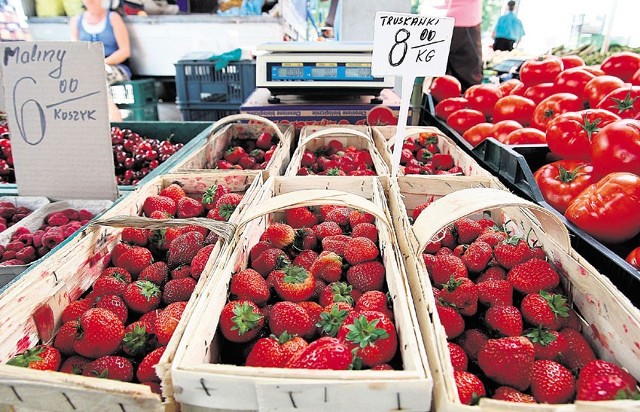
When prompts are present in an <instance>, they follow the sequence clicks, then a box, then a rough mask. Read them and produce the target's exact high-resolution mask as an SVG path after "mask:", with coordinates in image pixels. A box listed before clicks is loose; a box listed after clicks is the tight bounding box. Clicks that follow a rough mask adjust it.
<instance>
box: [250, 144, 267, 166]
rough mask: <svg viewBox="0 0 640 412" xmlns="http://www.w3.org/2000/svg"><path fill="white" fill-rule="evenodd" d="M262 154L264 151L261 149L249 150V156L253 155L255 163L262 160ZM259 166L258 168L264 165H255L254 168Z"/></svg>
mask: <svg viewBox="0 0 640 412" xmlns="http://www.w3.org/2000/svg"><path fill="white" fill-rule="evenodd" d="M264 155H265V151H264V150H262V149H253V150H252V151H251V152H249V156H251V157H253V158H254V159H256V163H263V162H264ZM258 167H259V168H260V169H264V168H265V167H266V164H265V165H262V164H260V165H255V166H254V169H256V168H258Z"/></svg>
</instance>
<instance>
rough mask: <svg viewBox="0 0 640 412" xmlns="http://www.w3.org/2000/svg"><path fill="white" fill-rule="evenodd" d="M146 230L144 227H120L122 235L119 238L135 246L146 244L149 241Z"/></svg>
mask: <svg viewBox="0 0 640 412" xmlns="http://www.w3.org/2000/svg"><path fill="white" fill-rule="evenodd" d="M148 232H149V231H148V230H146V229H136V228H133V227H125V228H124V229H122V237H121V239H120V240H122V241H123V242H127V243H131V244H132V245H136V246H147V243H149V237H148V236H149V233H148Z"/></svg>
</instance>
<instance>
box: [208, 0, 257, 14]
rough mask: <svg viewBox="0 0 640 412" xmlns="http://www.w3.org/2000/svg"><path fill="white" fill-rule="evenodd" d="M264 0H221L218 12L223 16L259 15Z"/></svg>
mask: <svg viewBox="0 0 640 412" xmlns="http://www.w3.org/2000/svg"><path fill="white" fill-rule="evenodd" d="M263 4H264V0H220V1H219V2H218V14H219V15H221V16H259V15H261V14H262V5H263Z"/></svg>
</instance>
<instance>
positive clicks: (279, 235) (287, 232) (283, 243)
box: [265, 223, 296, 249]
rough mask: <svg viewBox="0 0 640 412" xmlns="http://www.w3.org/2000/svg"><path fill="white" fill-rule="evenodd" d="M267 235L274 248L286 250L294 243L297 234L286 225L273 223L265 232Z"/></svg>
mask: <svg viewBox="0 0 640 412" xmlns="http://www.w3.org/2000/svg"><path fill="white" fill-rule="evenodd" d="M265 235H266V237H267V240H269V242H271V244H272V245H273V246H274V247H277V248H279V249H284V248H285V247H287V246H289V245H290V244H292V243H293V241H294V239H295V235H296V234H295V231H294V230H293V228H292V227H291V226H289V225H287V224H285V223H272V224H270V225H269V226H268V227H267V229H266V230H265Z"/></svg>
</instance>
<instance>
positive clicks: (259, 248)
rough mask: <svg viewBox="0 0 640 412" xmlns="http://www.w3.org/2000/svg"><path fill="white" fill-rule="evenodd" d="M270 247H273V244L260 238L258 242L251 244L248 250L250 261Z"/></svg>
mask: <svg viewBox="0 0 640 412" xmlns="http://www.w3.org/2000/svg"><path fill="white" fill-rule="evenodd" d="M271 248H273V246H272V245H271V243H269V242H267V241H266V240H261V241H260V242H258V243H256V244H255V245H253V247H252V248H251V250H250V251H249V256H250V257H251V262H253V261H255V260H256V259H258V257H259V256H260V255H261V254H262V252H264V251H265V250H267V249H271Z"/></svg>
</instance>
